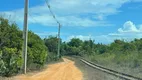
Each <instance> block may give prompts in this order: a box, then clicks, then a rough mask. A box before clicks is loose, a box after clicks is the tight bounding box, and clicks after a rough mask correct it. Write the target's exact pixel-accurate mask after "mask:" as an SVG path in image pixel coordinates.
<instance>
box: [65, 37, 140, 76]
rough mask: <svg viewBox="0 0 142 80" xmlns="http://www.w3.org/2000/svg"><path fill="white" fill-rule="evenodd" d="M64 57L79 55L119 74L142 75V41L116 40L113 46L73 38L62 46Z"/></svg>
mask: <svg viewBox="0 0 142 80" xmlns="http://www.w3.org/2000/svg"><path fill="white" fill-rule="evenodd" d="M62 53H63V54H64V55H78V56H81V57H84V58H85V59H88V60H90V61H92V62H95V63H97V64H99V65H102V66H104V67H106V68H110V69H113V70H116V71H119V72H123V73H127V74H131V75H134V76H137V77H141V75H142V39H135V40H133V41H131V42H127V41H124V40H115V41H114V42H112V43H111V44H108V45H104V44H100V43H98V44H96V43H95V41H94V40H86V41H82V40H80V39H78V38H73V39H71V40H70V41H69V42H67V43H66V42H64V43H63V44H62Z"/></svg>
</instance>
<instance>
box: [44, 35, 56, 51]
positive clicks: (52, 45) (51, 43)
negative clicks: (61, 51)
mask: <svg viewBox="0 0 142 80" xmlns="http://www.w3.org/2000/svg"><path fill="white" fill-rule="evenodd" d="M44 42H45V45H46V46H47V47H48V50H49V52H53V53H57V48H58V38H57V37H53V36H49V37H48V38H45V39H44Z"/></svg>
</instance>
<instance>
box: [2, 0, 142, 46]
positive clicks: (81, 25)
mask: <svg viewBox="0 0 142 80" xmlns="http://www.w3.org/2000/svg"><path fill="white" fill-rule="evenodd" d="M48 1H49V4H50V5H51V9H52V11H53V12H54V14H55V15H56V17H57V19H58V20H59V22H60V23H61V24H62V28H61V38H62V39H63V41H69V40H70V39H71V38H74V37H76V38H80V39H82V40H88V39H90V38H91V39H94V40H95V42H96V43H98V42H99V43H104V44H108V43H110V42H113V40H114V39H125V40H126V41H130V40H133V39H134V38H141V37H142V15H141V14H142V10H141V9H142V0H48ZM0 7H1V8H0V15H2V16H4V17H5V18H8V19H9V20H10V21H11V22H16V23H17V24H18V26H19V27H20V29H21V30H22V29H23V8H24V0H14V1H13V0H2V1H1V2H0ZM28 21H29V30H32V31H33V32H35V33H36V34H38V35H39V36H41V38H45V37H48V36H49V35H54V36H56V35H57V30H58V24H56V22H55V20H54V19H53V18H52V16H51V14H50V12H49V10H48V8H47V6H46V4H45V0H30V2H29V20H28Z"/></svg>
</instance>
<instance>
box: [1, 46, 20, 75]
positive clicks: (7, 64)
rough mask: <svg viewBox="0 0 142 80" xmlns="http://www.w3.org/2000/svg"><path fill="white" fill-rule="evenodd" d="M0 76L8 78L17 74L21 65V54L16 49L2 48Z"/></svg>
mask: <svg viewBox="0 0 142 80" xmlns="http://www.w3.org/2000/svg"><path fill="white" fill-rule="evenodd" d="M0 64H1V66H0V74H1V75H4V76H10V75H12V74H15V73H17V72H18V71H19V70H20V67H21V65H22V56H21V52H18V51H17V49H16V48H6V47H5V48H3V50H2V51H1V60H0Z"/></svg>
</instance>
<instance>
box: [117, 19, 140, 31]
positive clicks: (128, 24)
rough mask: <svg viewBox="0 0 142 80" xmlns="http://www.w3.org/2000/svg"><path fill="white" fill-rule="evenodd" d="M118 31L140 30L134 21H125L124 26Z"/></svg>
mask: <svg viewBox="0 0 142 80" xmlns="http://www.w3.org/2000/svg"><path fill="white" fill-rule="evenodd" d="M118 32H140V30H138V29H137V27H136V25H135V24H134V23H133V22H132V21H127V22H125V23H124V25H123V28H119V29H118Z"/></svg>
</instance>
